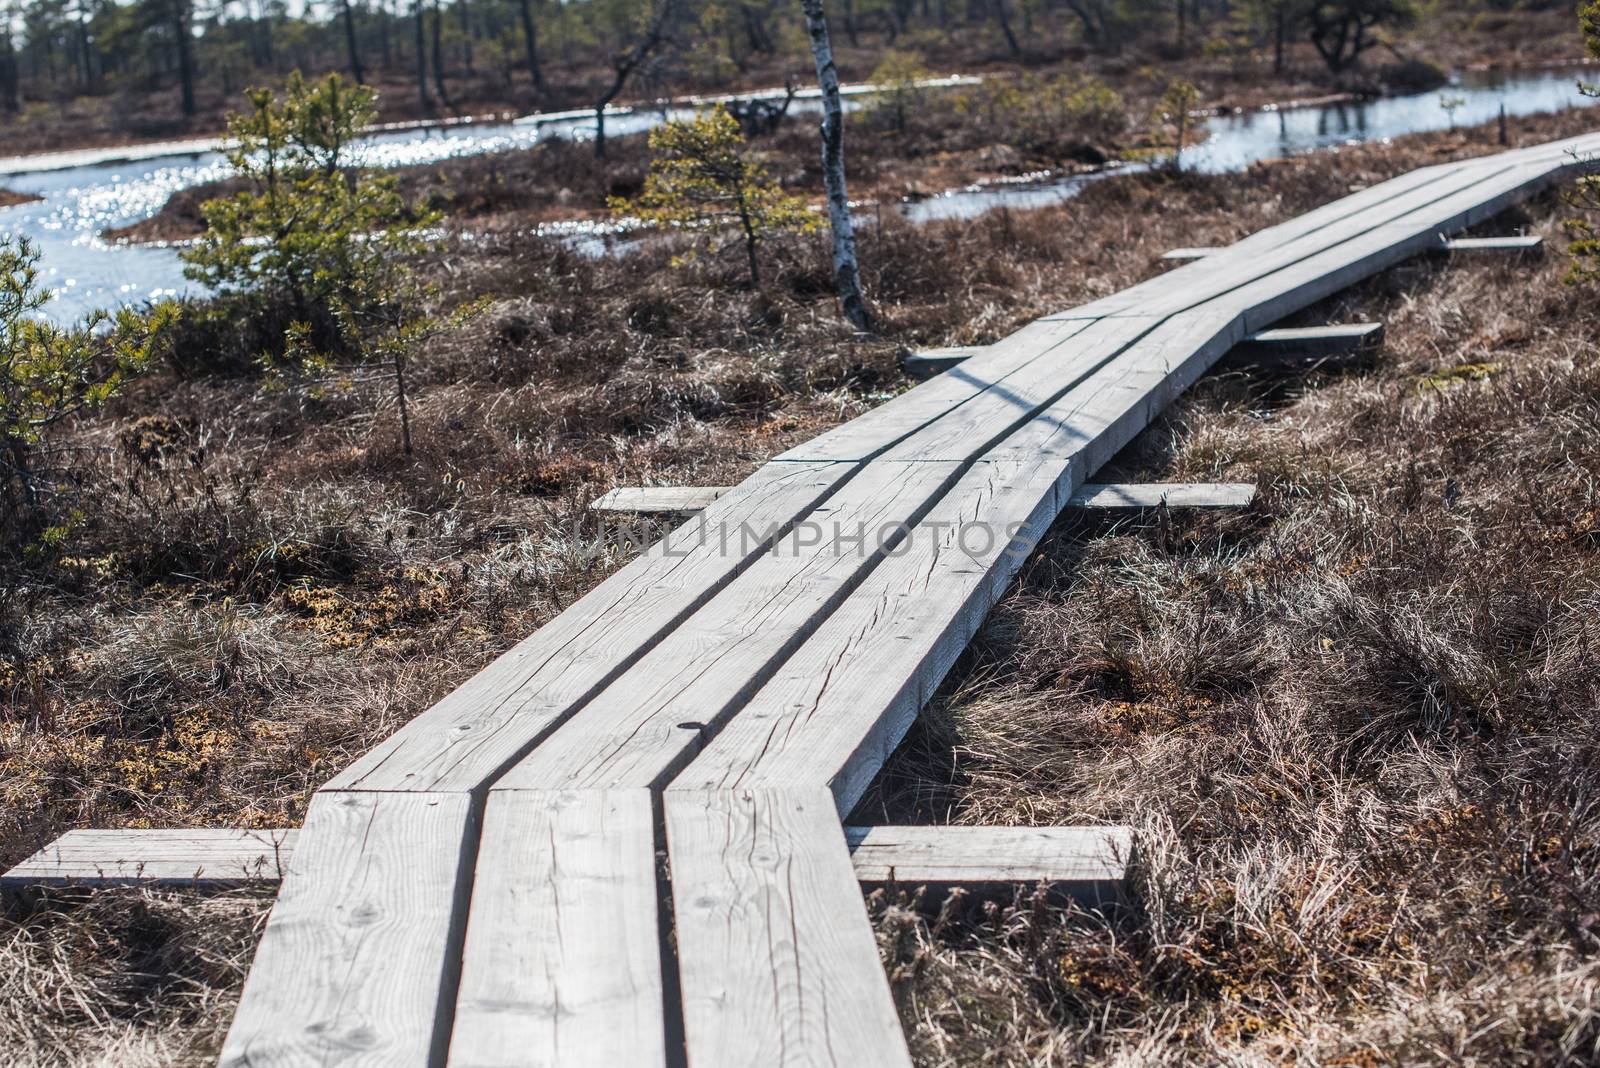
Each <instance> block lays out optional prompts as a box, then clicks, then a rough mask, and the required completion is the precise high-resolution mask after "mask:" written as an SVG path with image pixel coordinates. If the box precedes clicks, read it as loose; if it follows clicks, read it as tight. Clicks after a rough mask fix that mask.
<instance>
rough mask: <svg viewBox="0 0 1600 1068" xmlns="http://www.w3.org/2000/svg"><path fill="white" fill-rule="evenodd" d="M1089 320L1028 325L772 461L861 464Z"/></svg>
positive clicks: (1069, 336)
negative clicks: (826, 461)
mask: <svg viewBox="0 0 1600 1068" xmlns="http://www.w3.org/2000/svg"><path fill="white" fill-rule="evenodd" d="M1090 325H1092V320H1081V319H1074V320H1070V321H1062V322H1054V321H1051V322H1046V321H1044V320H1040V321H1039V322H1035V323H1029V324H1028V325H1027V326H1025V327H1023V328H1022V329H1021V330H1018V331H1017V332H1016V333H1014V334H1010V335H1008V336H1007V337H1005V338H1003V339H1002V340H1000V341H997V342H995V343H994V344H993V345H986V346H984V349H983V351H982V352H980V353H977V354H976V355H974V356H972V357H971V358H970V359H967V360H965V361H963V362H962V363H961V365H960V366H958V367H954V368H951V369H950V370H949V371H947V372H946V373H944V374H941V375H938V376H936V377H934V378H932V379H930V380H929V381H927V382H924V383H922V384H921V385H918V386H914V387H912V388H911V389H908V390H906V391H905V392H904V393H901V394H899V395H898V396H896V397H894V398H892V399H890V400H889V401H887V402H885V403H883V404H880V405H878V406H877V407H876V408H873V409H872V410H871V411H868V412H865V413H863V414H862V415H859V416H857V417H856V418H854V419H852V420H850V421H849V422H848V423H845V424H843V425H842V426H837V427H834V428H833V429H832V430H829V431H826V432H824V433H822V434H820V435H818V436H817V437H815V438H812V439H811V440H810V441H808V442H806V443H804V444H802V445H796V446H795V447H794V448H792V449H790V450H789V451H787V452H785V453H782V454H780V455H779V456H778V457H777V459H778V460H805V461H812V462H816V461H825V460H832V461H836V462H861V461H865V460H868V459H872V458H874V457H877V456H879V455H880V454H882V453H883V452H884V451H885V450H887V449H889V448H890V447H891V446H893V445H895V444H896V443H898V442H900V441H902V440H904V439H905V438H906V437H908V436H910V435H911V434H914V433H916V432H917V431H918V430H921V429H922V428H923V427H926V426H930V425H932V424H933V423H935V422H936V421H938V420H940V419H942V418H943V417H945V416H947V415H949V414H950V413H951V412H954V411H956V410H958V409H959V408H960V407H961V406H962V405H964V404H966V403H967V402H968V401H970V400H971V399H972V398H973V397H975V396H977V395H978V394H979V393H982V392H983V391H985V390H988V389H991V388H993V387H994V386H995V384H996V383H998V382H1002V381H1004V380H1005V378H1007V377H1008V376H1009V375H1011V374H1013V373H1015V372H1017V371H1019V370H1021V369H1022V368H1024V367H1027V366H1028V365H1029V364H1031V363H1032V362H1033V361H1035V360H1038V359H1040V358H1042V357H1045V356H1047V355H1049V354H1050V353H1051V352H1053V351H1054V350H1056V349H1057V348H1058V347H1060V346H1061V345H1064V344H1066V343H1067V342H1068V341H1070V340H1071V339H1072V338H1073V337H1076V336H1077V335H1078V334H1079V333H1081V332H1082V331H1084V330H1087V329H1088V328H1089V327H1090Z"/></svg>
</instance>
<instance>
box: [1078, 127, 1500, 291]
mask: <svg viewBox="0 0 1600 1068" xmlns="http://www.w3.org/2000/svg"><path fill="white" fill-rule="evenodd" d="M1492 159H1493V163H1492V164H1488V165H1483V166H1466V165H1453V166H1451V167H1448V168H1445V169H1443V170H1442V171H1440V172H1439V174H1438V175H1437V180H1433V181H1428V182H1425V183H1420V184H1418V183H1401V184H1402V185H1404V186H1405V188H1404V189H1402V191H1400V192H1399V193H1398V195H1394V196H1387V197H1384V198H1383V199H1381V200H1378V201H1377V202H1375V203H1372V204H1371V205H1370V206H1368V207H1365V208H1363V209H1361V210H1358V211H1355V212H1343V211H1341V212H1339V213H1337V214H1336V215H1335V216H1334V217H1332V218H1330V219H1329V221H1328V222H1327V223H1326V224H1325V225H1322V226H1318V227H1316V228H1314V229H1308V228H1306V227H1305V225H1304V222H1303V220H1294V221H1292V222H1291V223H1289V224H1286V225H1287V227H1288V230H1287V235H1292V236H1287V239H1282V240H1280V239H1279V238H1281V237H1284V236H1286V235H1272V234H1271V231H1272V230H1274V229H1276V228H1275V227H1274V228H1269V229H1268V230H1266V231H1261V232H1260V233H1259V234H1257V235H1252V238H1256V239H1257V240H1251V239H1248V238H1247V239H1246V240H1244V241H1239V242H1236V243H1235V244H1233V245H1230V246H1228V247H1227V248H1226V249H1223V250H1220V251H1218V252H1217V253H1216V254H1215V255H1213V256H1208V257H1206V258H1205V259H1203V260H1197V261H1195V262H1194V263H1191V264H1189V265H1187V266H1184V267H1180V268H1177V269H1176V270H1172V271H1168V272H1167V273H1165V274H1163V275H1159V276H1157V277H1156V278H1153V279H1150V280H1148V281H1146V282H1141V283H1140V284H1138V285H1136V286H1133V287H1131V288H1129V289H1125V290H1123V291H1121V292H1120V293H1118V294H1116V295H1115V296H1114V297H1112V298H1107V299H1106V300H1105V301H1097V302H1095V304H1094V305H1091V306H1086V307H1085V308H1079V309H1073V310H1072V311H1070V312H1064V313H1061V315H1059V316H1050V317H1048V318H1078V317H1081V316H1082V315H1084V314H1085V313H1086V311H1092V312H1093V313H1094V314H1097V315H1128V314H1139V315H1156V316H1168V315H1176V314H1178V313H1180V312H1183V311H1187V310H1189V309H1192V308H1197V307H1199V306H1200V305H1201V304H1204V303H1205V302H1207V301H1210V300H1214V299H1217V298H1219V297H1222V296H1224V295H1226V294H1228V293H1229V292H1230V291H1232V290H1235V289H1238V288H1240V287H1242V286H1246V285H1249V284H1251V283H1253V282H1258V281H1262V280H1264V279H1267V278H1268V277H1269V276H1270V275H1272V274H1273V273H1274V272H1277V271H1282V270H1285V269H1288V268H1290V267H1292V266H1294V265H1295V264H1297V263H1300V262H1301V261H1303V260H1305V259H1307V258H1308V257H1311V256H1315V255H1317V254H1318V253H1321V252H1325V251H1327V250H1329V249H1330V248H1335V247H1337V246H1338V245H1339V244H1341V243H1343V242H1347V241H1350V240H1353V239H1355V238H1357V237H1359V236H1361V235H1363V234H1367V233H1370V232H1372V231H1374V230H1376V229H1379V228H1381V227H1383V226H1385V225H1387V224H1389V223H1391V222H1394V221H1395V220H1397V219H1402V218H1405V217H1407V216H1414V215H1415V214H1416V213H1417V212H1419V211H1423V210H1426V209H1427V208H1428V207H1429V206H1430V205H1436V204H1438V203H1439V202H1440V201H1443V200H1446V199H1448V198H1450V197H1452V196H1458V195H1461V194H1462V193H1463V192H1465V193H1467V194H1468V195H1470V194H1471V193H1472V191H1473V190H1474V189H1475V188H1477V187H1479V186H1481V185H1483V184H1484V183H1487V182H1492V181H1493V180H1494V179H1495V178H1496V177H1498V176H1502V175H1504V174H1506V173H1509V172H1514V171H1521V170H1525V169H1526V168H1527V167H1528V166H1529V165H1530V164H1529V162H1528V159H1527V157H1524V156H1521V155H1519V154H1517V153H1509V154H1507V155H1505V156H1500V157H1492ZM1384 184H1385V185H1387V184H1388V183H1384ZM1334 204H1335V205H1340V204H1342V202H1340V201H1335V202H1334Z"/></svg>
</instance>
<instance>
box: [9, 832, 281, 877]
mask: <svg viewBox="0 0 1600 1068" xmlns="http://www.w3.org/2000/svg"><path fill="white" fill-rule="evenodd" d="M299 833H300V832H299V831H296V830H284V829H274V830H242V829H239V828H230V827H221V828H219V827H199V828H194V829H190V830H167V829H162V830H143V829H127V830H81V831H68V832H67V833H66V834H64V835H62V836H61V837H60V838H57V839H56V840H55V841H54V842H51V843H50V844H49V845H47V846H45V847H44V848H43V849H41V850H39V852H37V853H35V854H34V855H33V856H31V857H29V858H28V859H27V860H24V861H23V862H22V863H21V864H18V865H17V866H16V867H14V868H12V869H11V870H10V871H8V872H6V873H5V874H4V875H3V876H0V886H6V887H10V888H21V887H27V886H67V885H75V886H112V885H126V884H133V883H138V884H141V885H171V886H197V887H213V886H230V885H235V884H239V883H254V882H276V881H278V880H279V879H281V878H282V877H283V873H284V871H285V870H286V868H287V865H288V863H289V858H290V856H292V855H293V853H294V846H295V841H296V839H297V838H298V837H299Z"/></svg>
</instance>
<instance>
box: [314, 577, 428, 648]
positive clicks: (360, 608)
mask: <svg viewBox="0 0 1600 1068" xmlns="http://www.w3.org/2000/svg"><path fill="white" fill-rule="evenodd" d="M284 600H285V602H287V604H288V605H289V607H290V608H292V609H293V610H294V611H295V612H296V614H298V615H300V616H301V617H303V618H304V619H306V620H307V624H308V626H309V627H310V629H311V630H312V631H314V632H315V633H316V634H318V635H319V636H320V637H322V638H323V639H324V640H325V641H327V642H328V643H329V644H330V645H333V646H335V647H338V648H346V647H350V646H356V645H366V644H369V643H370V644H376V645H384V644H387V643H389V642H392V641H395V640H397V639H398V637H399V635H398V634H397V633H396V632H397V631H399V630H401V629H402V628H405V627H413V626H416V625H419V624H424V623H429V622H432V621H433V620H435V619H438V618H439V617H440V616H442V615H444V614H445V613H446V612H448V611H449V610H450V609H451V606H452V605H453V604H454V598H453V596H452V591H451V586H450V583H449V580H448V579H447V577H446V572H444V571H443V570H442V569H425V568H416V567H407V568H402V569H400V570H399V571H398V572H394V573H392V574H391V575H390V576H388V580H387V581H385V582H384V584H383V585H382V586H380V587H379V588H378V589H376V590H372V591H365V590H362V589H359V588H350V589H336V588H334V587H331V586H314V585H312V584H310V583H304V584H301V585H299V586H295V587H293V588H291V589H290V590H288V591H287V592H286V593H285V594H284Z"/></svg>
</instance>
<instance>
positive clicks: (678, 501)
mask: <svg viewBox="0 0 1600 1068" xmlns="http://www.w3.org/2000/svg"><path fill="white" fill-rule="evenodd" d="M1270 332H1271V331H1269V333H1270ZM1236 348H1237V346H1236ZM658 489H661V490H665V489H671V490H673V491H674V492H673V493H672V494H670V495H663V497H662V498H661V499H659V500H658V499H657V498H656V496H655V494H656V491H657V490H658ZM1255 490H1256V488H1255V486H1254V485H1253V484H1250V483H1218V482H1148V483H1136V482H1134V483H1130V482H1118V483H1112V484H1103V485H1102V484H1095V483H1088V482H1086V483H1084V485H1083V486H1081V487H1079V489H1078V491H1077V492H1076V493H1074V494H1073V495H1072V499H1071V500H1069V501H1067V507H1068V508H1090V509H1125V508H1155V507H1157V506H1158V505H1160V504H1161V503H1162V502H1163V501H1164V502H1165V503H1166V505H1167V507H1169V508H1243V507H1245V506H1247V505H1248V504H1249V503H1250V502H1251V501H1252V500H1253V499H1254V498H1255ZM725 491H726V487H724V486H672V487H657V486H636V487H625V488H618V489H614V490H611V491H610V493H608V494H607V495H606V496H607V497H609V496H611V494H618V495H619V496H618V497H617V498H616V499H615V500H616V501H620V502H622V506H620V507H616V508H612V507H610V505H608V506H607V507H606V508H605V509H601V508H600V504H601V501H604V500H605V497H602V498H600V499H599V500H596V501H595V502H594V503H593V504H591V505H590V506H589V507H590V508H594V509H597V510H604V511H613V510H614V511H622V512H634V513H639V514H651V513H655V512H672V513H681V512H694V511H698V509H697V508H691V507H687V506H686V505H688V504H689V503H690V502H693V501H694V500H695V499H696V498H697V497H700V498H703V499H704V500H705V501H707V502H708V503H709V502H710V501H713V500H716V498H717V497H718V496H719V495H721V494H722V493H723V492H725Z"/></svg>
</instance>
